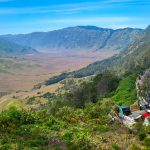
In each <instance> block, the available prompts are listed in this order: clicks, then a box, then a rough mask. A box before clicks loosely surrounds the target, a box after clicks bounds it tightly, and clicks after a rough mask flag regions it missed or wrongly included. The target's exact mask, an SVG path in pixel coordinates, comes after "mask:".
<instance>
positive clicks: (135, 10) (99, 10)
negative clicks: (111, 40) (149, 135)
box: [0, 0, 150, 34]
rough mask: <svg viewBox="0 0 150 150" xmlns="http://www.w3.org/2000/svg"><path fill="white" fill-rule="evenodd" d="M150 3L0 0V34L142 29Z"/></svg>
mask: <svg viewBox="0 0 150 150" xmlns="http://www.w3.org/2000/svg"><path fill="white" fill-rule="evenodd" d="M149 24H150V0H0V34H19V33H30V32H39V31H52V30H57V29H61V28H66V27H70V26H78V25H93V26H98V27H103V28H113V29H118V28H126V27H133V28H146V27H147V26H148V25H149Z"/></svg>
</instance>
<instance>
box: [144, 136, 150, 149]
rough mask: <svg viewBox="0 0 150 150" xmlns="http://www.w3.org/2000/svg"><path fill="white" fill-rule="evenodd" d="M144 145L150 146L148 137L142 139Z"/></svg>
mask: <svg viewBox="0 0 150 150" xmlns="http://www.w3.org/2000/svg"><path fill="white" fill-rule="evenodd" d="M144 145H145V146H146V147H147V148H150V138H148V137H147V138H145V139H144Z"/></svg>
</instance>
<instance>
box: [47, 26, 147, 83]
mask: <svg viewBox="0 0 150 150" xmlns="http://www.w3.org/2000/svg"><path fill="white" fill-rule="evenodd" d="M148 68H150V26H149V27H148V28H146V29H145V30H144V31H143V34H142V35H141V36H140V37H139V38H138V39H137V40H136V41H135V42H134V43H133V44H132V45H130V46H129V48H128V49H127V50H126V51H122V52H121V53H120V54H118V55H116V56H113V57H111V58H108V59H105V60H102V61H97V62H95V63H92V64H90V65H88V66H87V67H85V68H82V69H80V70H78V71H74V72H68V73H62V74H61V75H59V76H55V77H52V78H50V79H49V80H47V81H46V82H45V84H46V85H50V84H53V83H57V82H59V81H61V80H63V79H65V78H67V77H76V78H81V77H86V76H90V75H94V74H98V73H102V72H104V71H107V70H110V71H113V72H116V73H117V74H118V75H120V76H122V75H125V74H129V73H141V72H142V71H144V70H146V69H148Z"/></svg>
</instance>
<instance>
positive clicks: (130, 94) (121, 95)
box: [112, 75, 137, 106]
mask: <svg viewBox="0 0 150 150" xmlns="http://www.w3.org/2000/svg"><path fill="white" fill-rule="evenodd" d="M135 80H136V76H134V75H130V76H128V77H125V78H123V79H122V80H121V81H120V83H119V86H118V88H117V90H116V91H115V93H114V95H113V97H112V100H114V101H115V103H117V104H119V105H128V106H129V105H131V104H132V103H134V102H135V101H136V100H137V96H136V88H135Z"/></svg>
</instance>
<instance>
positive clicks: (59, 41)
mask: <svg viewBox="0 0 150 150" xmlns="http://www.w3.org/2000/svg"><path fill="white" fill-rule="evenodd" d="M141 34H143V30H142V29H136V28H135V29H134V28H124V29H116V30H113V29H108V28H100V27H96V26H76V27H68V28H64V29H60V30H54V31H49V32H33V33H29V34H17V35H10V34H9V35H1V36H0V37H3V38H4V39H6V40H9V41H11V42H14V43H16V44H21V45H24V46H30V47H33V48H35V49H38V50H40V51H47V52H50V51H56V50H62V51H63V50H68V51H71V50H78V51H80V50H90V51H91V50H92V51H93V50H119V51H122V50H125V49H126V48H127V47H128V46H129V45H130V44H132V43H133V42H134V41H135V40H136V39H137V38H139V36H141ZM85 43H86V44H85Z"/></svg>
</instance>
